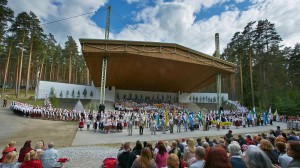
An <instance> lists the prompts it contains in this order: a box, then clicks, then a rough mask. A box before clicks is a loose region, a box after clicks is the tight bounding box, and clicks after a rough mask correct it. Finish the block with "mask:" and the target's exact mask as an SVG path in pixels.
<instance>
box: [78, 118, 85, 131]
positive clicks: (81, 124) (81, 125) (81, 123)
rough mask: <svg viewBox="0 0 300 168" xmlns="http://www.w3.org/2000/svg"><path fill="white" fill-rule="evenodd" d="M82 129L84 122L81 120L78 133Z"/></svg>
mask: <svg viewBox="0 0 300 168" xmlns="http://www.w3.org/2000/svg"><path fill="white" fill-rule="evenodd" d="M83 127H84V122H83V119H81V120H80V122H79V129H80V131H82V128H83Z"/></svg>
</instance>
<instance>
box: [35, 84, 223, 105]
mask: <svg viewBox="0 0 300 168" xmlns="http://www.w3.org/2000/svg"><path fill="white" fill-rule="evenodd" d="M52 87H53V88H54V92H55V94H56V97H57V98H69V99H93V100H99V95H100V88H96V87H94V86H86V85H75V84H68V83H58V82H49V81H40V82H39V87H38V89H37V91H36V98H37V99H44V98H46V97H47V96H48V97H49V94H50V91H51V88H52ZM73 90H74V95H73V94H72V93H73ZM84 90H86V93H87V94H86V96H84V95H83V92H84ZM78 91H79V93H80V94H78ZM91 92H92V95H91ZM124 96H125V97H126V98H129V97H130V96H131V98H135V97H138V98H141V97H142V98H146V97H148V98H150V99H155V100H158V99H160V100H162V99H164V100H166V99H168V100H172V101H177V100H178V101H179V102H181V103H216V98H217V94H216V93H165V92H149V91H134V90H117V89H116V88H115V87H109V88H106V89H105V100H106V101H115V100H117V99H122V98H124ZM221 96H222V99H223V100H228V94H227V93H222V94H221Z"/></svg>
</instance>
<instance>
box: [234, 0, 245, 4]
mask: <svg viewBox="0 0 300 168" xmlns="http://www.w3.org/2000/svg"><path fill="white" fill-rule="evenodd" d="M244 1H245V0H234V2H235V3H242V2H244Z"/></svg>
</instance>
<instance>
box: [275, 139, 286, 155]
mask: <svg viewBox="0 0 300 168" xmlns="http://www.w3.org/2000/svg"><path fill="white" fill-rule="evenodd" d="M275 147H276V149H277V151H278V152H279V153H285V152H286V151H285V148H286V145H285V143H283V142H280V141H279V142H276V143H275Z"/></svg>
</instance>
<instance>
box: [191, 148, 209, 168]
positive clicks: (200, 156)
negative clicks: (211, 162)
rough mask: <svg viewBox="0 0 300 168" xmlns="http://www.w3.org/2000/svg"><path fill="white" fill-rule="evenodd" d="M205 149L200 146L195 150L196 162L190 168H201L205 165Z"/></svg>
mask: <svg viewBox="0 0 300 168" xmlns="http://www.w3.org/2000/svg"><path fill="white" fill-rule="evenodd" d="M205 153H206V152H205V149H204V148H203V147H202V146H198V147H197V148H196V150H195V159H196V162H195V163H193V164H192V165H191V166H190V168H199V167H203V165H204V157H205Z"/></svg>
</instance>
